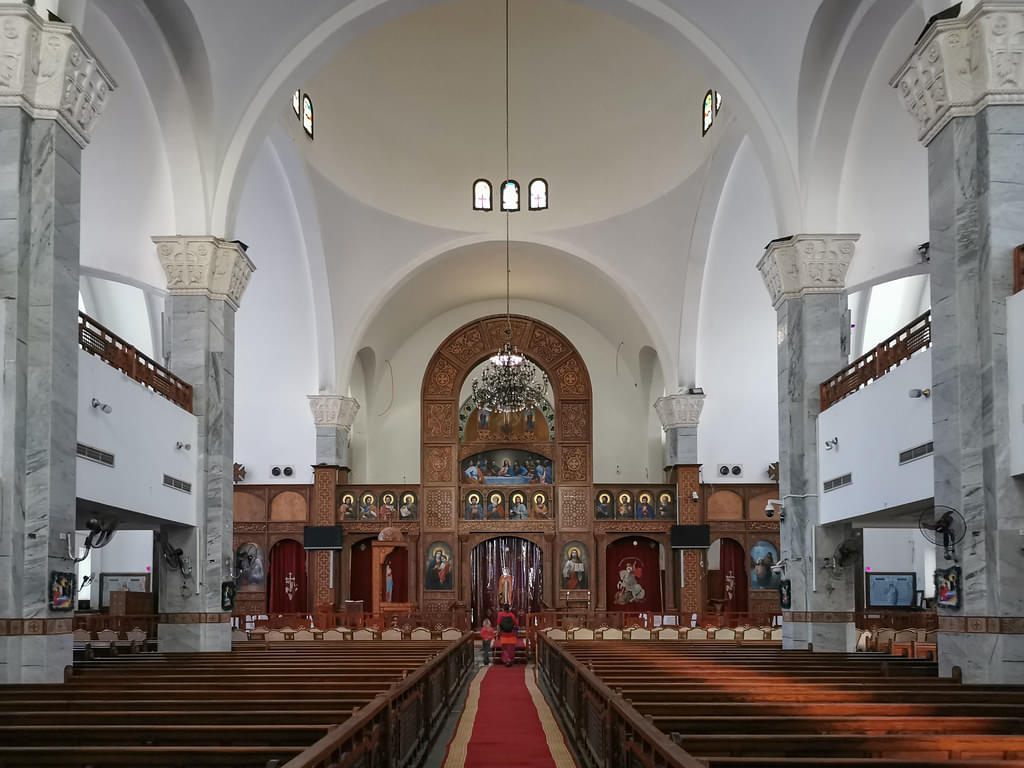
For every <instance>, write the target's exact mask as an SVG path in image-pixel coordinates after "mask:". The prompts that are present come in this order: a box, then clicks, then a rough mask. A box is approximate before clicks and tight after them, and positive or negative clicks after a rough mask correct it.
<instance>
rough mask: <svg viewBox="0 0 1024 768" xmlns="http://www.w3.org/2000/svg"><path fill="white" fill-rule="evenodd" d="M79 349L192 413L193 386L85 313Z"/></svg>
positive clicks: (80, 320) (81, 319)
mask: <svg viewBox="0 0 1024 768" xmlns="http://www.w3.org/2000/svg"><path fill="white" fill-rule="evenodd" d="M78 346H80V347H81V348H82V349H84V350H85V351H86V352H88V353H90V354H92V355H96V356H97V357H98V358H100V359H101V360H103V361H104V362H106V363H107V365H110V366H112V367H114V368H117V369H118V370H119V371H122V372H124V373H125V374H126V375H128V376H129V377H131V378H133V379H135V381H137V382H139V383H140V384H144V385H145V386H147V387H149V388H150V389H151V390H153V391H154V392H156V393H157V394H158V395H163V396H164V397H166V398H167V399H168V400H170V401H171V402H172V403H174V404H175V405H178V406H180V407H182V408H184V409H185V410H186V411H188V412H189V413H192V385H191V384H186V383H185V382H184V381H182V380H181V379H179V378H178V377H177V376H175V375H174V374H173V373H171V372H170V371H168V370H167V369H166V368H164V367H163V366H162V365H160V364H159V363H157V362H156V361H155V360H152V359H150V358H149V357H147V356H146V355H144V354H142V353H141V352H139V350H137V349H136V348H135V347H133V346H132V345H131V344H129V343H128V342H127V341H125V340H124V339H122V338H121V337H120V336H118V335H116V334H114V333H111V332H110V331H108V330H107V329H106V328H104V327H103V326H102V325H100V324H99V323H97V322H96V321H95V320H93V319H92V318H91V317H89V316H88V315H87V314H85V313H84V312H79V313H78Z"/></svg>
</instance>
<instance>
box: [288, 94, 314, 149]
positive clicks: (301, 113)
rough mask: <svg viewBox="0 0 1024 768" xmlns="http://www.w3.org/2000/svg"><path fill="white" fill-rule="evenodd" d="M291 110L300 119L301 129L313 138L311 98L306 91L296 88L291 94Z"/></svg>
mask: <svg viewBox="0 0 1024 768" xmlns="http://www.w3.org/2000/svg"><path fill="white" fill-rule="evenodd" d="M292 111H293V112H294V113H295V117H297V118H298V119H299V120H301V121H302V130H304V131H305V132H306V135H307V136H309V138H311V139H312V138H313V100H312V99H311V98H309V94H308V93H302V92H301V91H299V90H296V91H295V93H293V94H292Z"/></svg>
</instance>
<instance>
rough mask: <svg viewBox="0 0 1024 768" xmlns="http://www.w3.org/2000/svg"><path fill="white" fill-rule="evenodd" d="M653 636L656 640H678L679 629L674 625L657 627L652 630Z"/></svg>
mask: <svg viewBox="0 0 1024 768" xmlns="http://www.w3.org/2000/svg"><path fill="white" fill-rule="evenodd" d="M654 637H655V638H656V639H658V640H678V639H679V630H678V629H677V628H676V627H659V628H658V629H656V630H654Z"/></svg>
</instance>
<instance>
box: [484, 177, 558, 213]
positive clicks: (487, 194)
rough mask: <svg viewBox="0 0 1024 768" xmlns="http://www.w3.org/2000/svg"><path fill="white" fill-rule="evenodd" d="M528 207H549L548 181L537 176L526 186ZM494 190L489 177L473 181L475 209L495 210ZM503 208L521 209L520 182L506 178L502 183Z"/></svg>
mask: <svg viewBox="0 0 1024 768" xmlns="http://www.w3.org/2000/svg"><path fill="white" fill-rule="evenodd" d="M526 194H527V207H528V208H529V210H531V211H543V210H545V209H546V208H547V207H548V183H547V181H546V180H544V179H541V178H537V179H534V180H533V181H531V182H530V183H529V185H528V186H527V187H526ZM492 197H493V190H492V188H491V182H489V181H488V180H487V179H477V180H476V181H474V182H473V210H474V211H493V210H494V204H493V201H492ZM501 210H502V211H507V212H510V213H511V212H513V211H518V210H519V182H518V181H516V180H515V179H506V180H505V181H503V182H502V183H501Z"/></svg>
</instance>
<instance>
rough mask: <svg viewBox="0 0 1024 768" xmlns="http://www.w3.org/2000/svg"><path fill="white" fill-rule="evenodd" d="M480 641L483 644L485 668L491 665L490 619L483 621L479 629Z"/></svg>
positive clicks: (492, 632)
mask: <svg viewBox="0 0 1024 768" xmlns="http://www.w3.org/2000/svg"><path fill="white" fill-rule="evenodd" d="M480 639H481V640H482V641H483V644H484V665H485V666H487V665H490V663H491V643H492V642H493V641H494V627H492V626H491V620H490V619H484V622H483V625H482V626H481V627H480Z"/></svg>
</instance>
